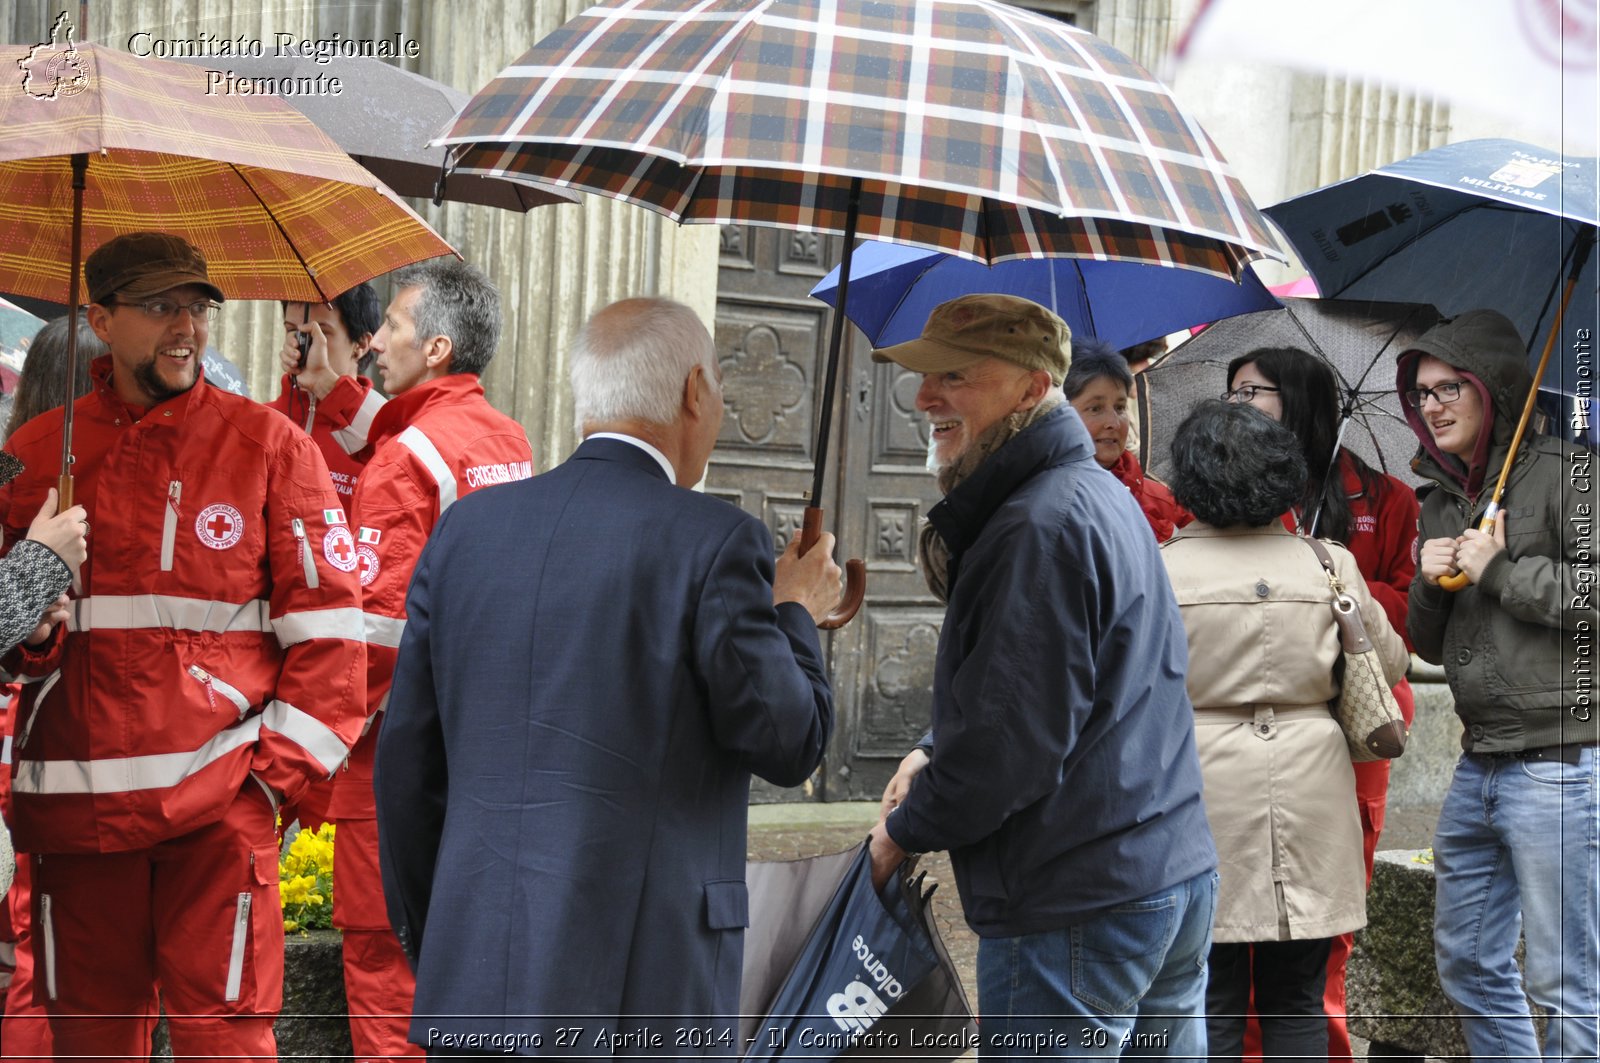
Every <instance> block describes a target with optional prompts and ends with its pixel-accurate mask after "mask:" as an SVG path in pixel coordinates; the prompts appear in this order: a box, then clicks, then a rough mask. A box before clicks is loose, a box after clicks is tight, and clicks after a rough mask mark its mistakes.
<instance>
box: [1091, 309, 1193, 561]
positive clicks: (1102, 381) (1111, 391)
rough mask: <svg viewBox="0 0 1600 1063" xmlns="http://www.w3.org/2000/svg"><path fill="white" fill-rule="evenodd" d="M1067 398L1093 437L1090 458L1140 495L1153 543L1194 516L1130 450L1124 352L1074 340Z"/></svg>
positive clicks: (1095, 342)
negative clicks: (1092, 448) (1140, 464)
mask: <svg viewBox="0 0 1600 1063" xmlns="http://www.w3.org/2000/svg"><path fill="white" fill-rule="evenodd" d="M1061 387H1062V390H1063V391H1065V392H1066V395H1067V401H1068V402H1069V403H1071V404H1072V408H1073V409H1075V410H1077V411H1078V416H1079V417H1081V418H1082V419H1083V426H1084V427H1085V428H1087V429H1088V430H1089V438H1090V439H1092V440H1094V460H1095V461H1097V462H1099V463H1100V466H1101V467H1102V468H1104V469H1107V470H1109V471H1110V472H1111V473H1112V475H1114V476H1115V477H1116V478H1117V479H1119V480H1121V481H1122V484H1123V486H1124V487H1126V488H1127V489H1128V490H1129V491H1131V492H1132V493H1133V497H1134V498H1136V499H1138V501H1139V508H1140V509H1142V510H1144V517H1145V520H1147V521H1149V522H1150V530H1151V531H1153V532H1154V533H1155V536H1156V542H1158V543H1161V542H1166V541H1167V540H1168V539H1170V538H1172V533H1173V532H1174V531H1176V530H1177V529H1179V528H1181V527H1183V526H1184V525H1185V524H1188V523H1189V522H1190V521H1191V520H1193V519H1194V514H1192V513H1190V512H1189V511H1188V510H1186V509H1184V508H1183V507H1182V506H1180V505H1178V503H1177V502H1176V501H1174V500H1173V497H1172V492H1171V491H1168V490H1167V485H1166V484H1164V483H1162V482H1161V481H1160V480H1157V479H1155V478H1154V477H1151V476H1146V475H1145V473H1144V469H1142V468H1140V466H1139V459H1138V458H1136V457H1134V455H1133V451H1131V450H1129V449H1128V402H1129V395H1130V394H1131V393H1132V391H1133V374H1132V373H1131V372H1129V371H1128V363H1127V361H1126V359H1124V358H1123V357H1122V355H1120V354H1118V353H1117V352H1116V351H1115V350H1113V349H1112V348H1111V347H1110V346H1108V345H1106V344H1104V343H1101V342H1100V341H1099V340H1096V339H1091V338H1088V337H1082V338H1078V339H1074V340H1073V341H1072V367H1071V368H1070V369H1068V370H1067V378H1066V380H1064V381H1063V382H1062V384H1061Z"/></svg>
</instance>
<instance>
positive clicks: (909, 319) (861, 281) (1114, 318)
mask: <svg viewBox="0 0 1600 1063" xmlns="http://www.w3.org/2000/svg"><path fill="white" fill-rule="evenodd" d="M838 290H839V270H838V267H835V268H834V269H833V271H832V272H830V273H829V274H828V275H827V276H826V277H824V278H822V280H821V281H820V282H819V283H818V284H817V286H816V287H815V288H812V289H811V294H812V295H813V296H815V297H816V298H818V299H821V300H822V301H823V302H825V303H827V304H828V305H829V306H834V305H836V303H837V301H838ZM848 291H849V294H848V295H846V296H845V299H846V301H847V302H848V303H849V304H850V305H848V306H846V307H845V316H846V317H848V318H849V319H850V320H851V321H853V322H855V325H856V327H857V328H859V329H860V330H861V331H862V332H864V333H866V336H867V339H868V340H870V341H871V343H872V345H873V346H874V347H887V346H889V345H890V344H895V343H903V342H905V341H906V340H911V339H916V338H917V337H918V336H920V335H922V326H923V325H924V324H926V323H927V320H928V314H929V312H930V311H932V310H933V308H934V307H936V306H938V305H939V304H940V303H942V302H945V301H946V300H949V299H954V298H956V297H957V296H959V295H971V294H975V293H978V292H1004V293H1005V294H1007V295H1020V296H1022V297H1023V298H1026V299H1032V300H1033V301H1034V302H1036V303H1039V304H1041V305H1043V306H1048V307H1050V308H1051V309H1053V310H1055V312H1056V313H1058V314H1060V315H1061V317H1062V318H1063V319H1064V320H1065V321H1066V323H1067V324H1068V325H1069V326H1070V327H1071V328H1072V332H1073V335H1088V336H1094V337H1096V338H1098V339H1101V340H1104V341H1105V342H1106V343H1109V344H1111V346H1113V347H1117V348H1123V347H1132V346H1133V345H1134V344H1137V343H1143V342H1144V341H1145V340H1151V339H1155V338H1156V337H1157V336H1165V335H1166V334H1167V333H1169V332H1176V331H1178V330H1179V329H1185V328H1189V327H1190V326H1192V325H1198V324H1201V323H1203V322H1207V321H1218V320H1221V319H1222V318H1225V317H1232V316H1233V315H1235V314H1247V313H1250V312H1251V311H1253V310H1271V309H1273V308H1275V307H1278V306H1281V305H1282V304H1281V303H1279V302H1278V300H1277V299H1275V298H1273V296H1272V293H1271V292H1268V291H1267V289H1266V288H1265V287H1263V286H1262V284H1261V282H1260V281H1259V280H1257V279H1256V276H1255V274H1254V273H1253V272H1252V271H1250V270H1249V269H1246V270H1245V271H1244V274H1243V276H1242V277H1241V279H1240V282H1239V283H1237V284H1235V283H1234V282H1232V281H1229V280H1225V279H1223V278H1221V277H1216V276H1213V275H1212V274H1209V273H1200V272H1197V271H1195V270H1189V269H1178V268H1175V267H1173V266H1159V265H1149V264H1145V263H1140V262H1102V261H1100V260H1098V259H1091V258H1068V257H1062V256H1057V257H1051V258H1025V259H1014V260H1012V261H1008V262H999V263H996V264H995V265H993V266H985V265H983V264H982V263H979V262H973V261H971V260H969V259H965V258H959V257H957V256H955V255H947V254H944V253H942V252H939V251H929V250H927V249H926V248H918V247H905V246H902V245H899V244H888V243H880V242H878V241H876V240H867V241H865V242H863V243H862V244H861V246H860V247H857V248H856V250H855V256H854V259H853V261H852V262H851V266H850V285H849V289H848Z"/></svg>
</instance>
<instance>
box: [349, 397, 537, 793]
mask: <svg viewBox="0 0 1600 1063" xmlns="http://www.w3.org/2000/svg"><path fill="white" fill-rule="evenodd" d="M353 387H354V385H353V384H352V383H350V382H348V381H345V380H342V381H340V382H339V384H338V385H337V386H336V387H335V388H334V390H333V392H332V393H331V394H330V395H329V399H330V400H332V401H333V402H334V404H335V407H336V408H341V407H344V406H349V405H350V403H348V401H341V400H342V399H343V400H348V397H349V395H348V393H349V391H350V390H351V389H352V388H353ZM369 438H370V439H371V443H370V445H369V447H368V449H367V450H365V451H363V452H361V453H359V454H357V455H356V457H358V458H362V457H365V458H368V459H369V460H368V461H367V465H366V469H365V471H364V472H363V473H362V474H361V483H360V485H359V486H358V487H357V489H356V497H355V502H354V503H353V504H352V507H351V508H352V510H353V513H352V517H351V519H352V520H354V521H355V522H356V537H357V544H356V549H357V551H358V560H357V564H358V566H359V572H360V576H361V582H362V606H361V608H362V612H363V619H364V623H365V630H366V638H367V709H366V711H367V714H368V716H370V717H377V716H378V714H379V713H381V712H382V710H383V708H384V705H385V703H386V702H387V700H388V696H389V684H390V682H391V680H392V679H393V676H394V663H395V656H396V653H397V651H398V650H399V647H400V636H401V634H403V633H404V631H405V625H406V589H407V587H408V586H410V583H411V570H412V569H413V568H415V567H416V563H417V557H418V556H419V555H421V553H422V547H423V546H424V544H426V543H427V541H428V536H429V534H431V533H432V531H433V526H434V525H435V524H436V523H438V521H439V517H440V515H441V514H442V513H444V511H445V510H447V509H449V508H450V506H451V505H452V504H453V503H454V502H455V500H456V499H457V498H459V497H461V496H463V495H466V494H469V493H471V492H472V491H475V490H478V489H479V488H482V487H490V486H493V485H495V484H499V483H509V482H511V481H513V480H522V479H526V478H527V477H529V476H531V475H532V474H533V450H532V448H531V447H530V446H529V445H528V433H527V432H526V431H525V430H524V429H523V427H522V426H521V425H520V424H518V423H517V422H516V421H514V420H512V419H511V418H510V417H508V416H506V415H505V414H503V413H501V412H500V411H499V410H497V409H495V408H494V407H493V406H491V405H489V402H488V400H487V399H486V398H484V394H483V385H482V383H481V382H480V381H479V380H478V378H477V377H476V376H473V375H471V374H468V373H451V374H449V375H447V376H443V377H440V378H438V379H436V380H430V381H427V382H425V383H422V384H418V385H417V386H416V387H414V388H411V389H410V390H408V391H406V392H403V393H402V394H399V395H396V396H394V397H392V398H391V399H389V401H388V403H387V404H385V405H384V406H383V408H382V409H381V410H379V411H378V412H377V416H376V417H374V418H373V420H372V423H371V427H370V430H369ZM507 531H508V533H509V532H510V529H508V530H507ZM378 724H379V720H378V719H374V721H373V726H372V727H371V728H370V729H369V730H368V731H367V733H366V734H365V735H363V736H362V738H361V741H360V742H359V743H357V745H356V748H355V749H354V750H353V751H352V753H351V755H350V763H349V766H348V767H349V770H348V771H341V772H340V773H339V778H338V782H337V784H336V787H335V790H334V797H333V803H332V805H331V806H330V808H329V814H330V815H331V816H333V817H334V818H335V819H365V818H371V817H372V816H373V815H375V810H374V805H373V797H372V760H373V752H374V750H375V749H376V748H377V737H378Z"/></svg>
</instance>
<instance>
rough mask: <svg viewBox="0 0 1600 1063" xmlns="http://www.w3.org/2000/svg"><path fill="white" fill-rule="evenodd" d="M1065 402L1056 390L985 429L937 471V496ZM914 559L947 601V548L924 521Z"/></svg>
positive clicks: (939, 596)
mask: <svg viewBox="0 0 1600 1063" xmlns="http://www.w3.org/2000/svg"><path fill="white" fill-rule="evenodd" d="M1065 401H1066V399H1065V398H1063V397H1062V395H1061V393H1060V392H1059V391H1056V390H1051V391H1049V392H1047V393H1046V394H1045V396H1044V398H1042V399H1040V400H1039V404H1038V405H1037V406H1034V407H1033V408H1032V409H1029V410H1018V411H1017V412H1016V413H1013V414H1008V415H1007V416H1005V417H1003V418H1001V419H1000V420H999V421H997V422H995V423H994V424H992V425H990V426H989V427H988V428H986V429H984V430H983V432H981V433H980V434H979V435H978V438H976V439H974V440H973V441H972V445H971V446H969V447H968V448H967V449H966V450H965V451H964V452H963V453H962V454H961V456H960V457H958V458H957V459H956V460H955V461H954V462H953V463H951V464H949V465H946V466H944V467H943V468H941V469H940V470H939V493H940V494H945V495H948V494H949V493H950V492H951V491H952V490H954V489H955V486H956V485H957V484H959V483H961V482H962V481H963V480H965V479H966V478H967V477H969V476H971V475H972V474H973V473H974V472H975V471H977V468H978V466H979V465H982V464H983V462H984V459H986V458H987V457H988V456H989V455H991V454H993V453H994V452H995V451H997V450H999V449H1000V448H1001V447H1003V446H1005V445H1006V443H1008V442H1010V441H1011V440H1012V439H1013V438H1015V437H1016V435H1017V433H1019V432H1021V431H1022V430H1023V429H1024V428H1027V427H1028V426H1029V425H1030V424H1032V423H1033V422H1035V421H1037V420H1038V419H1039V418H1041V417H1043V416H1044V415H1045V414H1047V413H1049V412H1050V411H1051V410H1053V409H1055V408H1056V407H1057V406H1060V405H1061V404H1062V403H1063V402H1065ZM917 556H918V557H920V558H921V559H922V578H923V579H924V580H926V581H927V583H928V590H930V591H932V592H933V596H934V597H935V598H937V599H939V601H941V602H948V601H949V600H950V583H949V578H950V548H949V547H948V546H946V545H945V541H944V540H943V539H941V538H939V533H938V532H937V531H935V530H934V528H933V525H932V524H929V523H928V522H927V521H926V520H924V521H923V522H922V533H921V536H920V537H919V539H918V542H917Z"/></svg>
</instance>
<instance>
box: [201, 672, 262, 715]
mask: <svg viewBox="0 0 1600 1063" xmlns="http://www.w3.org/2000/svg"><path fill="white" fill-rule="evenodd" d="M188 671H189V674H190V675H192V676H193V677H194V678H196V679H198V680H200V682H201V683H202V684H203V685H204V686H205V688H206V701H208V702H210V703H211V708H212V710H213V711H215V710H216V707H217V698H218V696H219V695H220V696H221V697H222V698H224V699H225V700H227V701H228V702H229V703H231V704H232V705H233V709H234V711H235V712H237V713H238V714H239V719H241V720H242V719H244V716H245V713H247V712H249V711H250V703H249V702H248V701H246V700H245V697H244V695H243V694H241V693H239V691H238V690H237V689H235V688H234V687H231V686H229V685H228V684H227V683H224V682H223V681H222V680H220V679H218V678H217V677H216V676H214V675H212V674H211V673H210V672H208V671H206V670H205V669H204V668H201V667H200V666H199V665H198V664H191V665H190V666H189V669H188Z"/></svg>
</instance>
